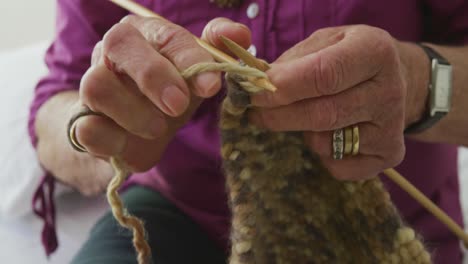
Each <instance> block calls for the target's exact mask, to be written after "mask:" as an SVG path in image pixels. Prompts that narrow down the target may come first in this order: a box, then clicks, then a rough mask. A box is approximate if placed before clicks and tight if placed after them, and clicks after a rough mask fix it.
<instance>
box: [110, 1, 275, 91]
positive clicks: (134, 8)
mask: <svg viewBox="0 0 468 264" xmlns="http://www.w3.org/2000/svg"><path fill="white" fill-rule="evenodd" d="M109 1H111V2H113V3H114V4H116V5H118V6H120V7H122V8H124V9H126V10H128V11H130V12H132V13H134V14H136V15H139V16H142V17H156V18H160V19H164V20H165V18H164V17H162V16H160V15H158V14H156V13H154V12H153V11H151V10H149V9H148V8H146V7H144V6H142V5H140V4H138V3H135V2H133V1H131V0H109ZM193 38H194V39H195V41H196V42H197V43H198V45H200V46H201V47H202V48H204V49H205V50H207V51H208V52H209V53H210V54H211V55H212V56H213V58H214V59H215V60H216V61H217V62H227V63H234V64H238V61H237V60H235V59H234V58H232V57H231V56H229V55H227V54H226V53H224V52H222V51H220V50H218V49H217V48H215V47H213V46H211V45H210V44H208V43H206V42H205V41H203V40H201V39H200V38H197V37H196V36H193ZM248 80H249V81H251V82H252V83H254V84H255V85H257V86H258V87H261V88H264V89H266V90H268V91H276V87H275V86H274V85H273V84H272V83H271V82H270V81H269V80H268V79H265V78H248Z"/></svg>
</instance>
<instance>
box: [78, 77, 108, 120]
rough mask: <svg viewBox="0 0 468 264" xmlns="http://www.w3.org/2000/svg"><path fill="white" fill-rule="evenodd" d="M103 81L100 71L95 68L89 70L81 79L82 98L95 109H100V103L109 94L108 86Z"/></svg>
mask: <svg viewBox="0 0 468 264" xmlns="http://www.w3.org/2000/svg"><path fill="white" fill-rule="evenodd" d="M102 83H103V82H102V80H101V78H100V76H99V73H98V72H97V71H94V70H90V71H88V72H87V73H86V74H85V76H84V77H83V79H82V81H81V88H80V97H81V100H82V102H83V103H84V104H85V105H87V106H89V107H90V108H91V109H92V110H95V111H99V110H98V109H100V108H101V107H100V105H101V104H102V102H103V101H104V100H106V97H107V96H108V92H107V86H105V85H102Z"/></svg>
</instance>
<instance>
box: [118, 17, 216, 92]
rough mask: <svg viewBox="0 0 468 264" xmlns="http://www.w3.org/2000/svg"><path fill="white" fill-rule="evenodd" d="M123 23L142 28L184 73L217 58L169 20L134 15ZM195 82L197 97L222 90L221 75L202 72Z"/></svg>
mask: <svg viewBox="0 0 468 264" xmlns="http://www.w3.org/2000/svg"><path fill="white" fill-rule="evenodd" d="M122 23H123V24H129V25H132V26H134V27H135V28H136V29H138V30H139V31H140V33H141V34H142V35H143V36H144V38H145V39H146V40H148V41H149V43H150V44H151V45H152V47H153V49H155V50H157V51H158V52H159V53H161V54H162V55H163V56H164V57H166V58H167V59H168V60H169V61H170V62H171V63H172V64H173V65H175V67H176V68H177V69H178V71H183V70H185V69H187V68H188V67H190V66H192V65H194V64H196V63H200V62H214V59H213V57H212V56H211V55H210V54H209V52H208V51H206V50H205V49H203V48H202V47H200V45H198V44H197V43H196V41H195V39H194V36H193V35H192V34H191V33H190V32H188V31H187V30H186V29H184V28H182V27H180V26H178V25H175V24H172V23H170V22H168V21H167V20H164V19H157V18H138V17H135V16H130V17H127V18H126V19H124V20H123V21H122ZM191 83H192V85H193V87H194V93H195V94H196V95H198V96H201V97H211V96H213V95H214V94H216V93H217V92H218V91H219V90H220V89H221V74H220V73H219V72H205V73H201V74H198V75H197V76H196V77H195V78H193V81H191Z"/></svg>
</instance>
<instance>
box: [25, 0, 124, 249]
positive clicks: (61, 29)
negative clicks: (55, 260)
mask: <svg viewBox="0 0 468 264" xmlns="http://www.w3.org/2000/svg"><path fill="white" fill-rule="evenodd" d="M126 14H127V12H126V11H124V10H123V9H120V8H119V7H117V6H115V5H113V4H112V3H111V2H109V1H105V0H93V1H89V0H58V1H57V21H56V35H55V39H54V41H53V43H52V45H51V46H50V47H49V49H48V50H47V53H46V55H45V61H46V64H47V67H48V69H49V71H48V73H47V75H46V76H44V77H43V78H42V79H41V80H40V81H39V83H38V84H37V86H36V89H35V94H34V99H33V101H32V103H31V106H30V114H29V120H28V131H29V135H30V137H31V141H32V144H33V146H34V147H36V145H37V141H38V138H37V135H36V132H35V129H34V127H35V120H36V114H37V111H38V109H39V108H40V107H41V106H42V105H43V104H44V103H45V102H46V101H47V100H48V99H50V98H51V97H52V96H54V95H55V94H57V93H60V92H63V91H67V90H77V89H78V88H79V84H80V80H81V77H82V76H83V74H84V73H85V72H86V70H87V69H88V68H89V66H90V62H91V54H92V50H93V48H94V46H95V45H96V43H97V42H98V41H100V40H101V38H102V36H103V35H104V33H105V32H106V31H107V30H108V29H109V28H110V27H111V26H112V25H114V24H115V23H117V22H118V21H119V20H120V19H121V18H122V17H123V16H125V15H126ZM64 110H65V109H64ZM63 133H65V127H64V128H63ZM54 184H55V183H54V177H53V176H52V175H50V173H48V172H46V175H44V177H43V179H42V180H41V183H40V185H39V186H38V188H37V190H36V192H35V193H34V196H33V201H32V206H33V212H34V213H35V214H36V215H37V216H38V217H40V218H42V219H43V220H44V226H43V229H42V237H41V238H42V244H43V246H44V249H45V251H46V254H47V255H50V254H52V253H53V252H54V251H55V250H56V249H57V247H58V240H57V235H56V232H55V205H54V201H53V195H54V187H55V186H54Z"/></svg>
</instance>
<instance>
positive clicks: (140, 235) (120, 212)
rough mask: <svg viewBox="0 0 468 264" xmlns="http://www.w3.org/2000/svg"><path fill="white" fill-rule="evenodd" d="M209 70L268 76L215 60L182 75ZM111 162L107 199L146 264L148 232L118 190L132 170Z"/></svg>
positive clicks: (119, 162) (187, 70)
mask: <svg viewBox="0 0 468 264" xmlns="http://www.w3.org/2000/svg"><path fill="white" fill-rule="evenodd" d="M207 71H226V72H232V73H236V74H240V75H243V76H249V77H255V78H265V77H266V74H265V73H264V72H262V71H260V70H257V69H254V68H251V67H243V66H240V65H236V64H231V63H215V62H211V63H199V64H195V65H193V66H192V67H190V68H188V69H186V70H185V71H183V72H182V73H181V75H182V76H183V78H184V79H190V78H191V77H193V76H194V75H196V74H199V73H202V72H207ZM252 89H254V88H252ZM110 162H111V165H112V167H113V168H114V171H115V175H114V177H113V178H112V180H111V181H110V183H109V185H108V186H107V200H108V202H109V204H110V207H111V209H112V214H113V215H114V218H115V219H116V220H117V222H118V223H119V224H120V225H121V226H123V227H125V228H127V229H129V230H131V231H132V233H133V246H134V247H135V250H136V251H137V254H138V263H139V264H146V263H148V262H149V260H150V257H151V248H150V246H149V245H148V242H147V241H146V239H145V234H146V232H145V228H144V223H143V221H142V220H140V219H139V218H137V217H135V216H133V215H131V214H129V213H128V211H127V209H126V208H125V206H124V204H123V203H122V200H121V199H120V196H119V193H118V190H119V189H120V187H121V186H122V184H123V183H124V182H125V180H126V179H127V177H128V176H129V174H130V170H129V169H128V168H127V166H126V165H125V162H124V161H123V160H121V159H120V158H118V157H112V158H111V160H110Z"/></svg>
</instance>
